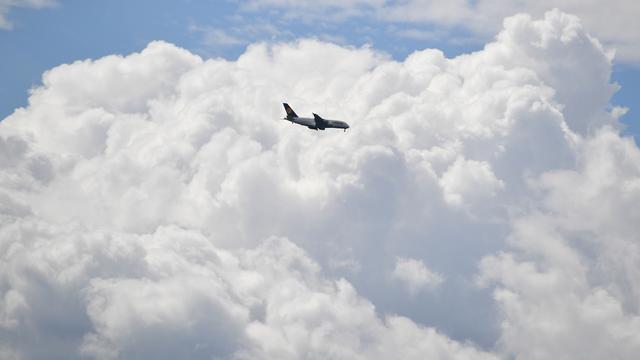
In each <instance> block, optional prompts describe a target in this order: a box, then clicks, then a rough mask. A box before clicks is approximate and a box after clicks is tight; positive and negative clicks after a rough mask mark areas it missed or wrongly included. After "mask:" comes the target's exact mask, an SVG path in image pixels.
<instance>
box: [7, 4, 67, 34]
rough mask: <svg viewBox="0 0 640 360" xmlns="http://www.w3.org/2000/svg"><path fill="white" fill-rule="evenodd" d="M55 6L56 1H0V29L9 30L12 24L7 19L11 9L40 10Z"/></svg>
mask: <svg viewBox="0 0 640 360" xmlns="http://www.w3.org/2000/svg"><path fill="white" fill-rule="evenodd" d="M55 4H56V0H0V29H4V30H11V29H12V28H13V23H11V21H10V20H9V19H8V18H7V16H8V14H9V12H10V11H11V8H14V7H28V8H34V9H40V8H43V7H49V6H53V5H55Z"/></svg>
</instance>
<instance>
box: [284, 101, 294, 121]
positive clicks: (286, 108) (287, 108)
mask: <svg viewBox="0 0 640 360" xmlns="http://www.w3.org/2000/svg"><path fill="white" fill-rule="evenodd" d="M282 105H283V106H284V111H286V112H287V118H289V119H291V118H297V117H298V114H296V112H295V111H293V109H292V108H291V106H289V104H287V103H282Z"/></svg>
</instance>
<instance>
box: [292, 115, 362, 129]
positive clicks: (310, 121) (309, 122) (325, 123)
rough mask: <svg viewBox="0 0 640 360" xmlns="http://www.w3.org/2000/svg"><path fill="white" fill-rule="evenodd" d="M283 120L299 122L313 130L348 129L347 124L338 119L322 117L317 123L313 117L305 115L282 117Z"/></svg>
mask: <svg viewBox="0 0 640 360" xmlns="http://www.w3.org/2000/svg"><path fill="white" fill-rule="evenodd" d="M283 120H288V121H291V122H292V123H296V124H300V125H303V126H306V127H308V128H309V129H314V130H324V129H327V128H336V129H348V128H349V125H348V124H347V123H346V122H344V121H340V120H328V119H322V122H321V123H318V122H317V121H316V119H314V118H306V117H292V118H284V119H283Z"/></svg>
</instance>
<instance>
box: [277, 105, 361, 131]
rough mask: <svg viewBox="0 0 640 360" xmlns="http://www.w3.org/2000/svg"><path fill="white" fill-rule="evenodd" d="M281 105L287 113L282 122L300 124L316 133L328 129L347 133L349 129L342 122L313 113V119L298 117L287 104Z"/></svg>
mask: <svg viewBox="0 0 640 360" xmlns="http://www.w3.org/2000/svg"><path fill="white" fill-rule="evenodd" d="M282 105H283V106H284V110H285V111H286V112H287V117H286V118H283V119H282V120H289V121H291V123H292V124H293V123H296V124H300V125H303V126H306V127H308V128H309V129H312V130H316V131H317V130H324V129H329V128H335V129H344V131H347V129H348V128H349V124H347V123H346V122H344V121H340V120H327V119H323V118H321V117H320V115H318V114H315V113H314V114H313V118H304V117H299V116H298V114H296V112H295V111H293V109H292V108H291V106H289V104H287V103H282Z"/></svg>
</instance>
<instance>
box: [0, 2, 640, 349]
mask: <svg viewBox="0 0 640 360" xmlns="http://www.w3.org/2000/svg"><path fill="white" fill-rule="evenodd" d="M610 71H611V57H610V56H609V55H608V54H607V53H606V51H605V50H603V48H602V46H600V44H599V43H598V42H597V41H596V40H594V39H592V38H591V37H590V36H588V35H587V34H586V32H585V31H584V29H583V28H582V26H581V24H580V22H579V21H578V19H577V18H576V17H573V16H568V15H565V14H563V13H561V12H558V11H554V12H549V13H547V14H546V15H545V17H544V19H542V20H536V21H534V20H532V19H531V18H530V17H528V16H516V17H513V18H510V19H508V20H507V21H505V28H504V29H503V30H502V31H501V32H500V34H499V35H498V36H497V37H496V39H495V41H493V42H491V43H489V44H487V46H486V47H485V48H484V49H483V50H481V51H478V52H476V53H472V54H466V55H462V56H459V57H456V58H453V59H448V58H446V57H445V56H444V55H443V53H442V52H440V51H438V50H433V49H427V50H421V51H417V52H415V53H413V54H411V55H410V56H408V57H407V59H405V60H404V61H401V62H398V61H394V60H391V59H390V58H389V57H388V56H386V55H385V54H382V53H379V52H377V51H375V50H374V49H371V48H369V47H363V48H349V47H341V46H338V45H334V44H330V43H325V42H320V41H315V40H300V41H298V42H295V43H289V44H274V45H266V44H254V45H252V46H250V47H249V48H248V49H247V50H246V51H245V53H244V54H243V55H241V56H240V57H239V58H238V59H237V60H235V61H228V60H223V59H206V60H205V59H202V58H200V57H199V56H196V55H193V54H192V53H190V52H188V51H186V50H184V49H180V48H178V47H176V46H173V45H171V44H168V43H165V42H153V43H151V44H149V45H148V46H147V47H146V48H145V49H144V50H142V51H141V52H140V53H135V54H131V55H128V56H124V57H123V56H107V57H104V58H101V59H97V60H85V61H79V62H75V63H73V64H68V65H61V66H59V67H56V68H54V69H51V70H49V71H47V72H46V73H45V74H44V75H43V85H42V86H41V87H39V88H37V89H35V90H33V91H32V93H31V96H30V98H29V106H27V107H26V108H22V109H18V110H16V111H15V112H14V113H13V114H12V115H11V116H9V117H8V118H6V119H4V120H3V121H2V122H1V123H0V166H1V167H2V172H0V226H1V228H0V254H2V255H0V264H2V265H1V266H0V295H1V296H0V355H2V356H3V357H6V358H11V357H15V358H33V359H38V358H51V357H59V358H77V357H89V358H99V359H109V358H133V357H136V358H163V357H164V358H185V357H187V358H212V357H214V358H215V357H217V358H249V359H254V358H255V359H260V358H367V359H369V358H390V357H399V358H425V357H426V358H436V359H454V358H456V359H461V358H464V359H476V358H480V359H492V358H500V357H501V356H514V357H517V358H544V357H545V356H547V355H549V356H551V357H554V356H557V354H562V355H563V356H564V357H566V358H585V354H586V355H588V356H586V357H589V356H592V357H598V356H599V355H602V354H606V353H609V354H610V353H612V352H613V353H616V354H619V357H620V358H632V357H633V354H635V353H637V343H638V342H637V339H636V338H635V337H634V336H635V335H634V334H636V333H637V331H635V329H636V326H637V315H636V314H637V309H638V306H639V305H640V304H639V303H638V301H637V299H638V297H637V293H638V291H637V289H636V288H635V285H632V284H636V283H638V282H637V281H636V280H637V274H638V273H639V272H638V269H636V267H637V266H636V264H637V263H638V262H637V259H638V252H637V249H636V248H637V242H638V238H637V235H635V233H634V231H633V229H634V226H635V224H636V223H637V221H638V216H639V214H638V213H637V211H636V210H635V209H636V207H634V206H633V204H634V203H635V202H636V200H637V190H638V186H637V183H638V178H639V174H638V163H639V161H638V156H639V155H638V153H639V150H638V149H637V147H636V146H635V144H634V143H633V142H632V141H630V140H628V139H624V138H621V137H620V135H619V134H618V132H617V131H616V127H617V121H618V119H617V117H618V116H619V115H620V114H621V113H622V112H621V111H619V110H616V109H611V108H610V105H609V100H610V97H611V95H612V94H613V92H614V91H615V86H614V85H612V84H610V83H609V75H610ZM578 85H579V86H578ZM283 100H287V101H288V102H289V103H290V104H291V105H292V106H293V107H294V108H295V109H296V111H297V112H298V113H299V114H304V113H310V112H311V111H314V112H316V113H319V114H321V115H325V116H326V117H329V118H339V119H343V120H346V121H348V122H349V123H350V125H351V129H349V131H347V132H346V133H343V132H339V131H326V132H314V131H310V130H308V129H306V128H302V127H299V126H295V125H290V124H289V123H287V122H284V121H281V120H278V119H279V118H281V117H282V113H283V110H282V109H281V106H280V103H281V102H282V101H283ZM591 204H597V205H598V206H589V205H591ZM398 259H400V260H398ZM425 264H428V268H427V267H426V265H425ZM393 273H397V275H396V277H394V276H389V274H393ZM425 274H427V275H426V278H427V279H429V278H430V277H429V276H428V274H432V275H435V274H438V276H440V277H441V278H442V279H445V280H446V281H441V282H439V285H438V291H415V292H414V293H411V292H407V291H406V288H404V287H405V286H406V282H408V283H409V284H414V285H417V286H427V285H428V284H429V283H431V284H434V283H435V282H438V281H437V280H434V279H435V278H434V277H431V278H430V279H431V281H426V280H424V279H425ZM398 279H402V281H398ZM403 288H404V289H403ZM576 304H577V305H579V306H576ZM565 310H571V311H569V312H565ZM560 315H562V316H560ZM534 320H535V321H534ZM550 329H551V330H553V331H549V330H550ZM569 330H574V331H583V332H580V333H579V336H573V337H572V336H571V335H572V334H571V333H569V332H568V331H569ZM554 331H555V332H554ZM554 334H555V335H557V336H554ZM575 334H576V333H573V335H575ZM592 335H594V336H597V338H598V339H599V341H592V340H591V339H592ZM528 340H531V341H528ZM600 357H601V356H600Z"/></svg>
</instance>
